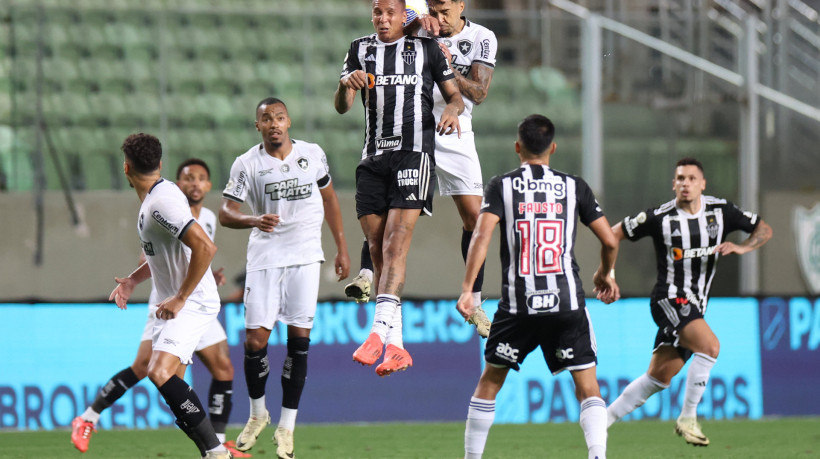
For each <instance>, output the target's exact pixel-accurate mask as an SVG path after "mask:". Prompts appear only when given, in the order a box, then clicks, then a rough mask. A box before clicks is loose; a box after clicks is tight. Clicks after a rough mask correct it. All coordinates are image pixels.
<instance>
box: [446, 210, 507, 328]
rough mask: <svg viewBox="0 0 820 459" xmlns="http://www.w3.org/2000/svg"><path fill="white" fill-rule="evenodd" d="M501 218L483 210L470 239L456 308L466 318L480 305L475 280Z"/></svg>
mask: <svg viewBox="0 0 820 459" xmlns="http://www.w3.org/2000/svg"><path fill="white" fill-rule="evenodd" d="M500 220H501V219H500V218H499V217H498V215H496V214H493V213H490V212H483V213H481V214H479V216H478V221H477V222H476V225H475V230H474V231H473V238H472V239H470V248H469V249H468V250H467V261H466V265H467V266H466V272H465V273H464V281H463V282H462V283H461V296H459V298H458V303H456V309H458V312H459V313H460V314H461V316H462V317H464V319H465V320H466V319H467V318H469V317H470V316H471V315H472V314H473V313H474V312H475V308H476V306H478V305H476V304H473V282H474V281H475V277H476V275H478V270H479V269H480V268H481V264H482V263H484V260H485V259H486V258H487V248H488V247H489V246H490V239H491V238H492V236H493V230H495V226H496V225H497V224H498V222H499V221H500Z"/></svg>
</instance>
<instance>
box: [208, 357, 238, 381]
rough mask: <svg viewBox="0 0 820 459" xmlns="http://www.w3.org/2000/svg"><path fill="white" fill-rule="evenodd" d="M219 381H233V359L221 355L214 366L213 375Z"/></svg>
mask: <svg viewBox="0 0 820 459" xmlns="http://www.w3.org/2000/svg"><path fill="white" fill-rule="evenodd" d="M212 376H213V377H214V379H216V380H217V381H233V364H232V363H231V359H229V358H227V357H220V358H219V359H218V360H217V361H216V365H215V366H214V370H213V375H212Z"/></svg>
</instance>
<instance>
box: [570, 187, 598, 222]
mask: <svg viewBox="0 0 820 459" xmlns="http://www.w3.org/2000/svg"><path fill="white" fill-rule="evenodd" d="M575 180H576V184H575V186H576V190H575V191H576V195H577V196H578V218H580V219H581V223H583V224H584V225H586V226H589V224H590V223H592V222H594V221H595V220H598V219H599V218H601V217H603V216H604V211H603V210H602V209H601V205H600V204H598V200H597V199H595V193H593V192H592V188H590V187H589V185H588V184H587V182H585V181H584V180H583V179H581V178H578V177H576V178H575Z"/></svg>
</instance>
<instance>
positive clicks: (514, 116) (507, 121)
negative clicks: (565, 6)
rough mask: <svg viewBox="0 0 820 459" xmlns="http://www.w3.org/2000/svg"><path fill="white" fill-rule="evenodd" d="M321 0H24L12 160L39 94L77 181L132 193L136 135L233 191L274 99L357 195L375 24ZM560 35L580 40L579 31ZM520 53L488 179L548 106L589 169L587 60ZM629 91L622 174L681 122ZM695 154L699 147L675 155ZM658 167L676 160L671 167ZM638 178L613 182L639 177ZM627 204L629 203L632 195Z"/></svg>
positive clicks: (609, 118) (497, 79) (484, 148)
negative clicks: (581, 72) (352, 76)
mask: <svg viewBox="0 0 820 459" xmlns="http://www.w3.org/2000/svg"><path fill="white" fill-rule="evenodd" d="M324 3H326V4H324ZM324 3H323V11H322V13H321V14H320V13H319V12H318V11H317V10H316V8H314V7H313V6H312V3H311V2H304V3H292V2H285V1H283V0H276V1H272V2H269V1H257V0H246V1H237V2H231V4H229V5H226V4H225V3H224V2H215V1H205V0H144V1H142V2H140V3H139V4H138V5H137V4H134V3H133V2H128V1H125V0H108V1H102V0H81V1H76V2H73V3H72V5H71V6H70V7H69V6H66V5H65V3H63V2H59V1H57V0H49V1H43V2H41V4H42V8H37V7H36V6H35V5H33V4H31V3H28V2H12V4H11V8H10V9H9V11H8V13H6V14H7V15H8V18H9V20H8V21H6V24H7V25H8V28H9V29H8V32H9V33H8V36H9V37H10V38H11V40H9V43H8V45H7V46H0V47H2V48H3V49H2V50H1V51H0V52H2V53H4V55H6V56H8V58H7V59H3V60H2V62H0V65H1V66H2V67H0V89H2V90H0V125H8V126H11V128H12V131H13V132H14V134H15V136H16V139H17V140H16V142H15V144H14V145H15V146H14V151H13V152H12V154H16V155H18V157H19V156H20V155H21V154H24V155H27V154H28V153H30V152H31V149H32V148H33V145H34V143H35V142H34V133H35V130H34V129H32V126H34V125H35V123H36V121H37V119H39V118H38V116H39V115H38V112H37V100H38V94H39V95H40V97H39V100H41V101H42V117H43V118H42V119H43V121H44V122H45V126H46V128H47V129H48V130H49V131H50V132H51V133H52V137H54V138H55V139H59V141H55V142H54V144H55V146H56V148H57V150H58V153H59V154H60V155H61V157H64V158H65V162H64V167H66V168H67V169H68V172H69V174H70V176H71V177H72V179H71V180H70V183H71V186H73V187H75V188H77V189H80V190H93V189H106V188H122V187H124V186H126V185H125V184H124V183H123V181H122V180H121V179H119V178H116V179H115V178H112V177H106V176H102V177H101V176H100V174H110V173H112V172H113V173H114V174H115V175H119V166H117V167H116V168H115V167H113V166H111V164H113V163H117V162H119V159H118V155H119V152H118V148H119V144H120V142H121V140H122V138H123V137H124V136H125V135H127V134H128V133H130V132H134V131H139V130H145V131H151V132H153V133H156V134H158V135H159V136H160V138H161V139H162V140H163V141H164V144H165V146H166V151H167V155H168V159H167V160H166V163H165V164H166V167H170V168H173V167H175V166H176V164H178V163H179V161H181V160H182V159H184V158H185V157H187V156H193V155H196V156H202V157H206V158H208V159H209V160H211V161H212V162H218V166H217V167H215V168H214V169H215V170H216V171H217V172H215V177H214V182H215V184H217V185H216V186H221V183H222V182H223V181H224V179H226V177H227V172H228V170H229V168H230V165H231V163H232V160H233V158H234V157H235V156H236V155H237V154H240V153H241V152H243V151H244V150H245V149H246V148H247V147H248V146H249V145H251V144H252V143H253V142H255V141H256V140H257V139H256V136H255V133H254V131H253V127H252V126H253V112H252V107H253V106H254V105H255V104H256V102H257V101H258V100H259V99H261V98H262V97H265V96H268V95H273V96H277V97H280V98H282V99H283V100H285V101H286V102H287V103H288V105H289V108H290V110H291V114H292V117H293V120H294V136H295V137H297V138H304V139H306V140H311V141H315V142H317V143H320V144H322V145H323V146H325V148H326V150H327V152H328V155H329V160H330V163H331V164H332V165H333V168H334V169H335V170H336V171H337V172H336V173H335V174H334V179H335V180H336V183H337V186H340V187H352V186H353V183H354V178H353V170H354V169H355V164H356V162H357V161H358V158H359V155H360V148H361V142H362V133H361V118H362V114H361V107H358V106H357V107H355V108H354V110H357V113H355V114H353V115H350V116H339V115H338V114H336V112H335V110H334V109H333V106H332V94H333V91H334V89H335V86H336V82H337V81H338V80H337V79H338V74H339V71H340V69H341V64H342V58H343V56H344V54H345V52H346V50H347V46H348V44H349V43H350V40H351V39H353V38H355V37H359V36H362V35H366V34H368V33H370V31H371V26H370V25H369V14H368V10H367V5H366V4H362V5H358V6H356V7H351V6H350V5H349V4H348V2H344V1H341V0H333V1H329V2H324ZM481 22H483V23H485V24H488V25H490V26H492V27H494V28H495V29H496V30H497V32H498V33H499V34H503V33H512V32H510V31H509V27H508V26H507V25H506V24H505V23H504V21H503V20H502V19H499V18H498V17H497V16H492V15H490V16H488V18H487V19H486V21H483V20H482V21H481ZM556 24H558V25H560V22H558V23H556ZM41 27H42V28H41ZM519 32H520V31H517V32H515V33H516V34H518V33H519ZM551 33H552V34H553V35H556V34H565V35H567V36H577V34H578V27H577V23H573V24H571V25H568V26H566V27H563V28H562V27H556V28H555V32H551ZM516 36H517V35H516ZM500 38H501V39H502V40H501V41H505V40H504V37H503V36H500ZM576 41H577V40H576ZM515 49H517V48H515V47H513V48H510V49H506V48H504V49H501V50H500V53H499V65H498V67H497V69H496V71H495V76H494V78H493V83H492V88H491V91H490V96H489V98H488V99H487V101H486V102H484V104H483V105H481V106H480V107H478V108H477V109H476V110H475V112H474V126H475V130H476V132H478V133H479V136H477V143H478V148H479V152H480V154H481V155H482V165H483V170H484V171H485V176H486V178H489V177H490V176H492V175H494V174H496V173H498V172H500V171H503V170H507V169H510V168H512V167H514V166H515V165H516V158H515V156H514V155H513V154H512V149H511V144H512V141H513V140H514V139H513V138H512V137H511V134H510V133H511V132H514V130H513V129H514V125H515V123H516V122H517V120H520V119H521V118H522V117H523V116H525V115H527V114H529V113H535V112H539V113H560V116H558V117H556V122H557V124H558V127H559V129H560V130H561V133H562V139H564V145H563V146H562V151H564V152H568V153H576V154H565V155H562V156H560V157H558V158H557V159H556V167H559V168H562V169H565V170H569V171H572V172H579V171H580V164H581V161H580V157H579V156H580V155H579V154H577V153H579V152H580V145H581V143H580V135H581V108H580V91H579V88H578V74H577V71H576V70H575V69H577V68H578V63H577V56H576V57H575V60H573V59H570V58H566V57H567V56H568V54H560V52H559V53H556V55H555V56H554V57H555V58H556V59H553V61H560V63H557V62H556V65H558V66H559V67H551V66H548V65H546V64H544V65H542V64H540V63H539V62H538V61H533V62H531V63H530V64H528V65H526V66H515V64H514V63H515V62H519V61H520V59H519V58H518V57H516V56H512V55H511V53H514V52H515ZM530 51H531V50H530ZM569 52H570V51H567V53H569ZM572 52H573V53H576V54H577V50H575V51H572ZM528 55H529V54H528ZM38 61H39V62H40V63H41V67H38ZM38 68H40V69H41V70H42V80H40V79H38V77H37V76H38V71H39V70H38ZM559 68H560V70H559ZM40 81H41V82H40ZM632 91H633V92H634V88H633V89H632ZM626 93H627V92H623V93H620V94H616V96H620V97H621V100H618V97H616V98H615V100H614V101H613V103H611V104H607V106H606V107H605V110H604V112H605V119H606V123H605V124H604V126H605V129H606V131H605V132H606V136H607V141H606V142H607V152H606V154H607V158H608V161H610V162H611V164H618V165H619V168H620V167H621V166H627V167H633V165H634V166H635V167H638V168H639V169H640V167H639V166H640V165H641V162H642V161H645V160H647V158H650V157H651V158H658V157H664V158H665V157H666V155H668V154H669V153H668V151H666V150H668V147H669V143H668V142H664V141H663V140H662V138H663V137H664V136H666V135H667V134H668V133H669V132H671V131H674V130H675V129H673V126H672V124H673V121H670V120H668V119H667V118H669V117H665V116H663V115H661V116H658V113H657V110H654V109H653V108H652V107H650V106H648V105H647V104H646V101H645V100H644V99H642V98H641V95H644V96H646V97H648V96H649V95H651V94H649V93H639V95H638V97H635V98H633V99H628V98H624V94H626ZM670 126H672V127H670ZM734 138H736V137H731V138H730V140H729V141H726V140H721V138H718V137H717V136H715V135H711V136H710V135H709V133H707V135H706V136H703V138H702V140H691V141H690V145H692V147H691V149H692V150H693V151H695V152H697V153H698V154H700V155H707V156H708V157H710V158H711V157H713V158H715V162H714V164H723V163H727V164H729V165H731V164H734V162H735V161H736V158H735V157H734V156H733V155H734V153H733V150H732V147H733V145H734V140H733V139H734ZM654 139H657V140H654ZM695 143H696V144H697V145H695ZM684 148H689V147H680V146H679V147H678V149H679V150H681V149H684ZM8 156H9V153H8V151H7V152H6V153H4V152H3V151H0V165H3V164H5V163H7V162H8ZM47 162H48V161H47ZM653 164H656V165H657V167H659V168H661V169H663V168H665V167H666V166H668V165H667V164H665V163H664V162H663V161H661V162H660V164H658V161H654V163H653ZM710 165H711V163H710ZM49 167H52V168H53V165H51V166H49ZM664 170H665V169H664ZM730 175H731V176H734V174H730ZM630 177H632V178H634V176H633V175H631V174H628V176H625V177H621V176H619V177H616V178H612V179H608V180H615V181H620V180H623V181H625V182H626V181H629V180H630ZM47 179H48V181H47V185H48V188H50V189H57V188H59V183H58V182H57V181H56V179H54V173H53V172H49V173H48V174H47ZM734 183H736V182H731V183H730V184H728V185H727V188H729V187H730V186H733V185H734ZM30 186H31V182H30V181H25V180H22V181H20V183H18V184H17V188H18V189H28V188H29V187H30ZM635 189H636V187H631V188H629V190H635ZM731 189H734V188H731ZM640 192H641V191H640V190H638V191H626V193H636V194H639V193H640ZM623 199H624V200H625V201H626V202H630V199H631V196H624V198H623Z"/></svg>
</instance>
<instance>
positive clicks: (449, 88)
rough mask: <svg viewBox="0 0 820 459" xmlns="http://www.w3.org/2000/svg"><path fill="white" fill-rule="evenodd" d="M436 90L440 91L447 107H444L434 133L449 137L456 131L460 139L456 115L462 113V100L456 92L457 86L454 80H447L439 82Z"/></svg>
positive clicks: (459, 126)
mask: <svg viewBox="0 0 820 459" xmlns="http://www.w3.org/2000/svg"><path fill="white" fill-rule="evenodd" d="M438 88H439V89H440V90H441V95H442V96H443V97H444V100H445V101H446V102H447V105H446V106H445V107H444V112H442V114H441V119H440V120H439V121H438V125H436V132H438V133H439V135H444V134H447V135H449V134H452V133H453V132H455V131H458V137H459V138H461V125H459V122H458V115H460V114H461V113H462V112H463V111H464V100H463V99H462V98H461V92H460V91H459V90H458V84H456V80H455V79H449V80H446V81H442V82H439V83H438Z"/></svg>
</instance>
